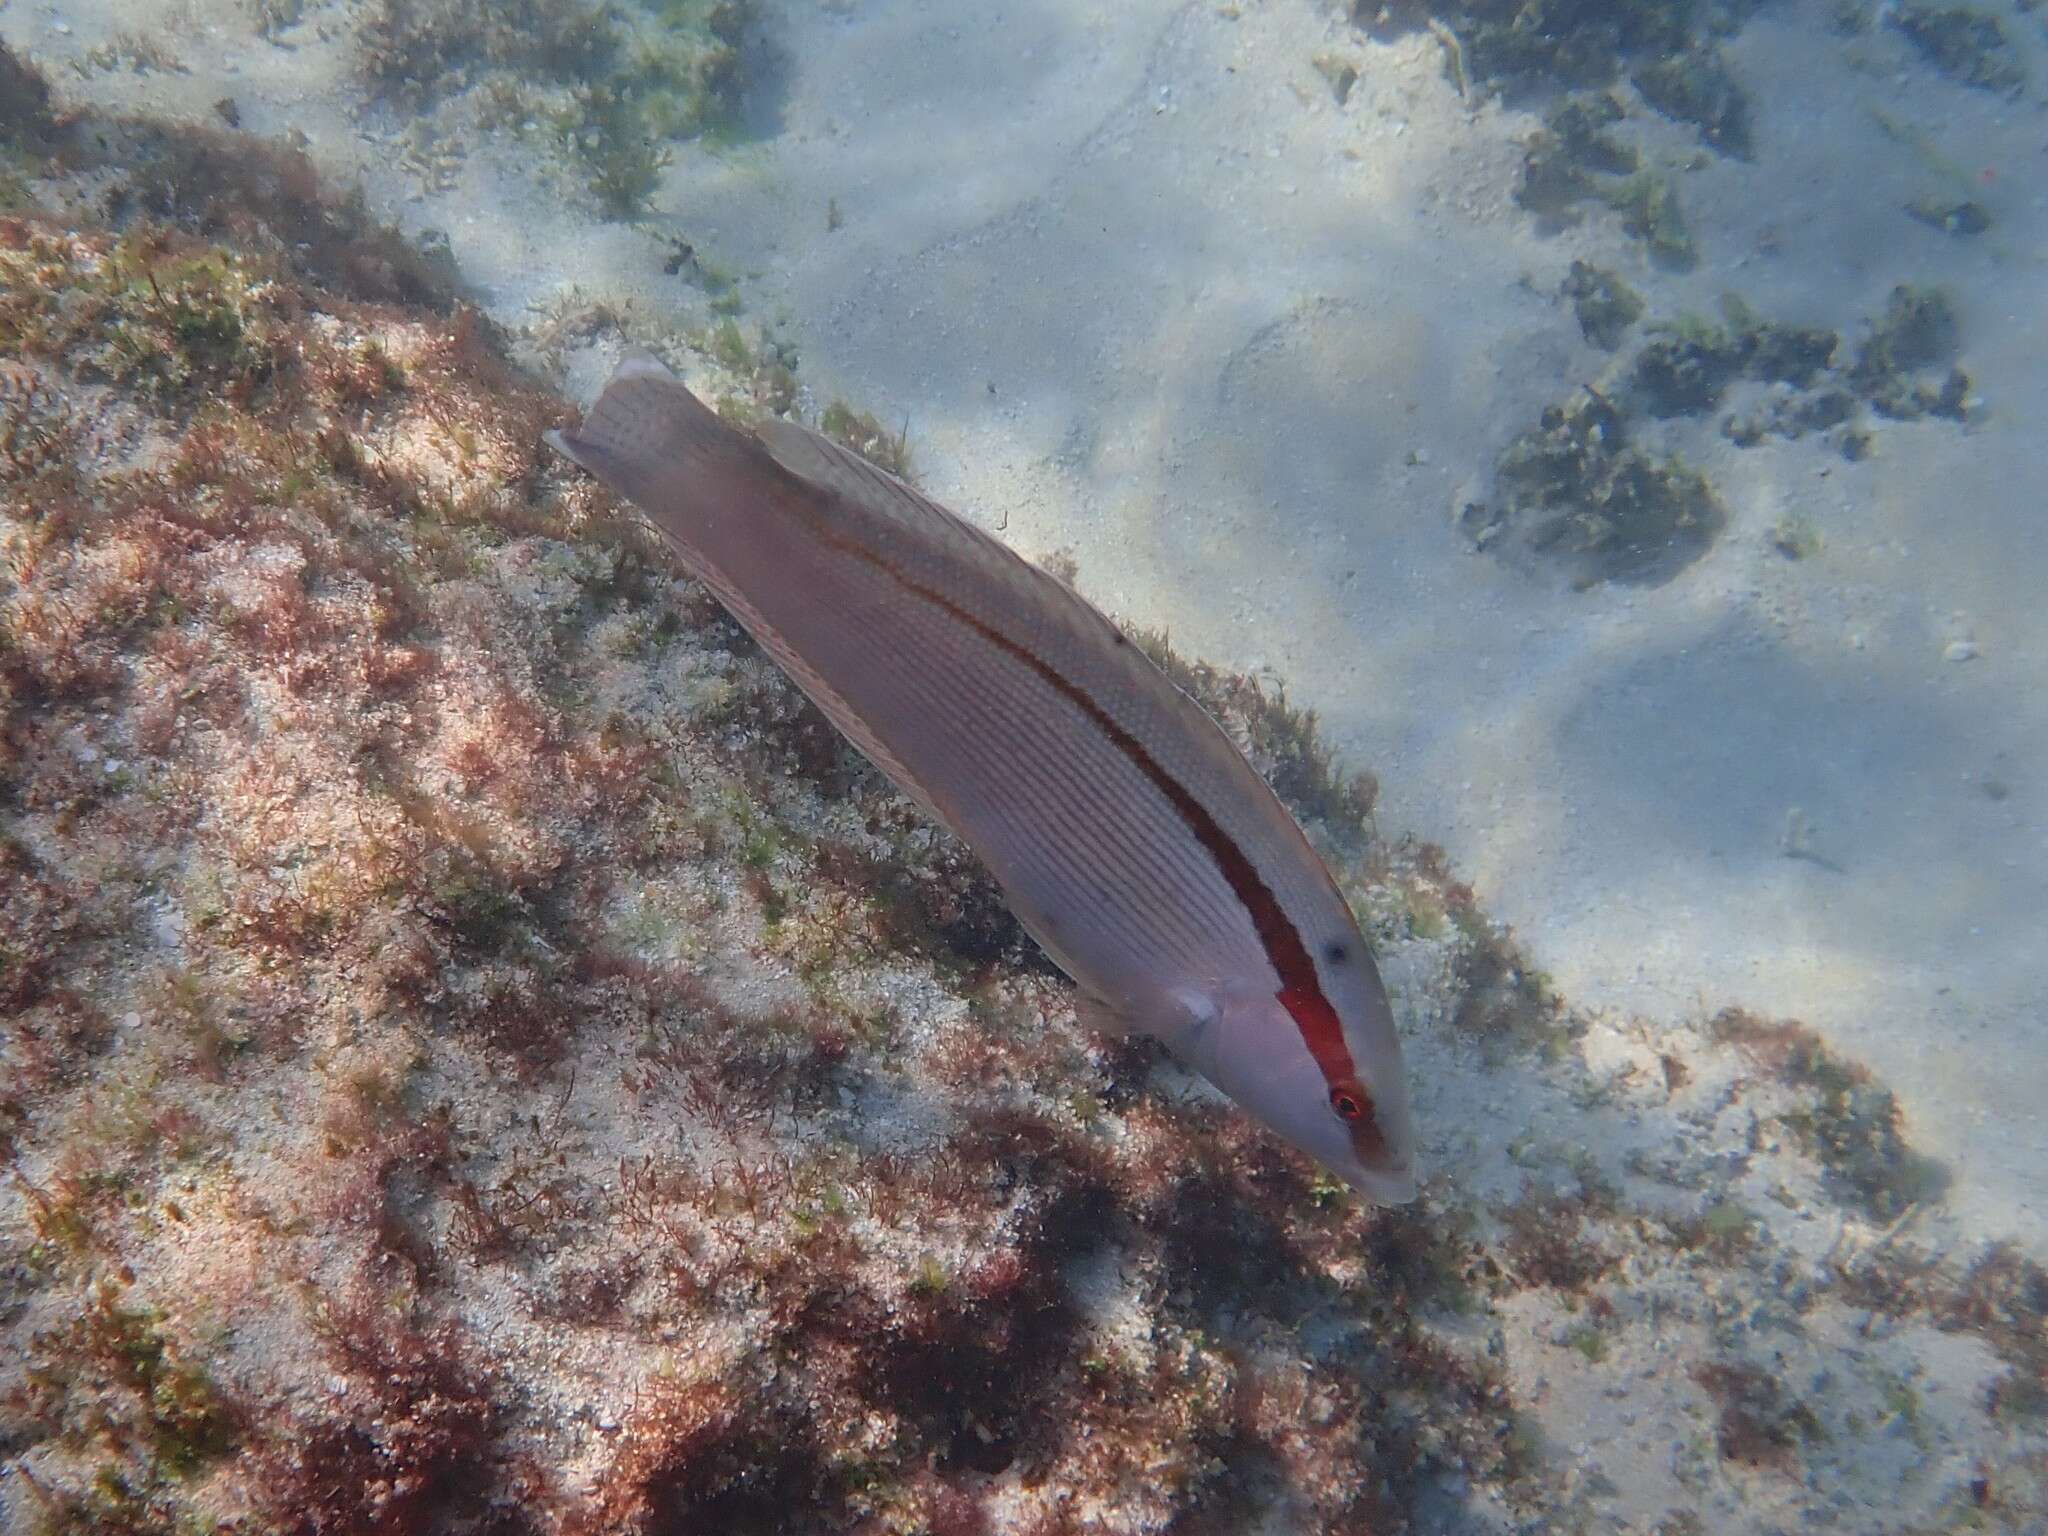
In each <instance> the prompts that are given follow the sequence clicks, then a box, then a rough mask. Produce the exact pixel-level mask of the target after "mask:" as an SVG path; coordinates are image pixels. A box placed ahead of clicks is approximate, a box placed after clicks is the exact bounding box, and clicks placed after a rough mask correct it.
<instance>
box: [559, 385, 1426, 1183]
mask: <svg viewBox="0 0 2048 1536" xmlns="http://www.w3.org/2000/svg"><path fill="white" fill-rule="evenodd" d="M551 441H552V442H553V443H554V444H555V446H556V447H557V448H559V449H560V450H561V451H562V452H564V453H566V454H567V455H568V456H569V457H570V458H572V459H574V460H575V461H576V462H577V463H578V464H580V465H582V466H583V467H584V468H585V469H587V470H589V471H590V472H591V473H592V474H594V475H596V476H597V477H598V478H599V479H600V480H602V481H603V482H604V483H605V484H606V485H608V486H609V487H611V488H612V489H613V490H614V491H616V492H617V493H618V494H620V495H621V496H624V497H625V498H626V499H628V500H629V501H631V502H633V503H634V504H635V505H637V506H638V507H639V508H640V509H641V510H642V511H643V512H644V513H645V514H646V515H647V516H648V517H649V519H651V520H652V522H653V523H654V525H655V526H656V527H657V528H659V529H660V530H661V532H662V533H663V534H664V535H665V536H666V537H667V539H668V540H669V541H670V542H671V543H672V544H673V545H674V547H675V549H676V551H677V552H678V554H679V555H680V556H681V558H682V560H683V562H684V564H685V565H686V566H687V567H688V568H689V570H690V571H691V573H692V574H693V575H695V576H697V577H698V578H700V579H701V580H703V581H704V582H705V583H706V584H707V585H708V586H709V587H710V588H711V590H712V591H713V592H714V593H715V594H716V595H717V596H718V598H719V600H720V601H721V602H723V603H724V605H725V606H726V607H727V608H728V609H729V610H730V611H731V612H732V614H733V616H734V617H735V618H737V619H738V620H739V622H740V623H741V624H743V625H745V626H746V628H747V629H748V630H749V631H750V632H751V633H752V634H753V635H754V637H755V638H756V639H757V640H758V641H759V642H760V643H761V645H762V647H763V648H764V649H765V650H766V651H767V652H768V654H769V655H770V656H772V657H773V658H774V659H775V661H776V662H777V663H778V664H780V665H781V666H782V667H783V668H784V669H785V670H786V671H787V672H788V673H789V674H790V676H791V677H792V678H794V679H795V681H796V682H797V684H798V685H799V686H800V687H802V688H803V690H804V691H805V692H806V693H807V694H809V695H810V697H811V698H812V699H814V700H815V701H816V702H817V704H818V705H819V707H820V708H821V709H823V710H824V712H825V713H826V715H827V716H829V717H830V718H831V720H832V721H833V723H834V724H835V725H837V726H838V727H839V729H840V730H842V731H844V732H845V733H846V735H847V736H848V737H849V738H850V739H851V740H852V741H853V742H854V743H855V745H857V746H858V747H859V748H860V749H861V750H862V751H863V752H865V753H866V754H867V755H868V756H869V757H870V758H872V759H873V760H874V761H875V763H876V764H877V765H878V766H879V767H880V768H881V769H882V770H883V771H884V772H885V773H887V774H888V775H889V777H890V778H891V779H893V780H894V781H895V782H896V783H897V784H898V785H899V786H901V787H902V789H903V790H904V791H905V792H906V793H907V794H909V795H910V796H911V797H912V798H913V799H915V800H916V801H917V802H918V803H919V804H920V805H921V806H923V808H924V809H925V810H926V811H927V812H929V813H930V814H931V815H932V816H933V817H935V818H936V819H938V820H939V821H941V822H943V823H944V824H945V825H946V826H947V827H949V828H951V829H952V831H953V832H954V833H956V834H957V835H958V836H959V837H960V838H961V839H962V840H963V841H964V842H966V843H967V844H968V845H969V846H970V847H972V848H973V849H974V850H975V852H976V853H977V854H978V855H979V856H980V857H981V858H982V859H983V860H984V861H985V862H986V863H987V865H988V867H989V869H990V871H991V872H992V873H993V874H994V876H995V878H996V880H997V881H998V882H999V883H1000V885H1001V886H1002V889H1003V892H1004V894H1005V896H1006V898H1007V899H1008V901H1009V902H1010V905H1011V907H1012V908H1013V910H1014V911H1015V912H1016V914H1017V916H1018V918H1019V920H1020V921H1021V922H1022V923H1023V924H1024V926H1025V927H1026V929H1028V930H1029V931H1030V933H1031V934H1032V935H1033V936H1034V937H1035V938H1036V939H1037V940H1038V942H1039V943H1040V944H1042V945H1043V946H1044V947H1045V950H1046V952H1047V953H1048V954H1050V955H1051V956H1052V957H1053V959H1054V960H1055V961H1056V962H1057V963H1058V964H1059V965H1060V966H1061V967H1062V968H1063V969H1064V970H1066V972H1067V973H1068V974H1069V975H1071V976H1072V977H1073V978H1074V980H1075V982H1076V983H1078V985H1079V986H1080V989H1081V1001H1080V1011H1081V1014H1082V1017H1083V1019H1084V1021H1085V1022H1087V1023H1089V1024H1091V1025H1093V1026H1094V1027H1096V1028H1098V1029H1106V1030H1122V1031H1135V1032H1144V1033H1148V1034H1152V1035H1155V1036H1157V1037H1158V1038H1159V1039H1160V1040H1162V1041H1163V1042H1164V1043H1165V1044H1166V1046H1167V1047H1168V1048H1169V1049H1170V1050H1171V1051H1172V1052H1173V1053H1174V1054H1175V1055H1176V1056H1178V1057H1179V1058H1180V1059H1181V1060H1182V1061H1184V1062H1185V1063H1186V1064H1187V1065H1188V1066H1190V1067H1192V1068H1193V1069H1194V1070H1196V1071H1198V1072H1200V1073H1202V1074H1203V1075H1204V1076H1206V1077H1208V1078H1209V1079H1210V1080H1211V1081H1212V1082H1214V1083H1215V1084H1216V1085H1217V1086H1218V1087H1219V1088H1221V1089H1222V1090H1223V1091H1224V1092H1225V1093H1227V1094H1229V1095H1230V1097H1231V1098H1233V1099H1235V1100H1236V1101H1237V1102H1238V1103H1239V1104H1241V1105H1242V1106H1243V1107H1244V1108H1245V1109H1247V1110H1249V1111H1250V1112H1251V1113H1252V1114H1253V1115H1255V1116H1257V1117H1258V1118H1259V1119H1260V1120H1262V1121H1263V1122H1265V1123H1266V1124H1267V1125H1268V1126H1270V1127H1272V1129H1274V1130H1275V1131H1277V1132H1279V1133H1280V1134H1281V1135H1282V1136H1285V1137H1287V1138H1288V1139H1289V1140H1291V1141H1293V1142H1294V1143H1295V1144H1296V1145H1298V1146H1300V1147H1302V1148H1303V1149H1304V1150H1306V1151H1308V1152H1309V1153H1311V1154H1313V1155H1314V1156H1315V1157H1316V1158H1318V1159H1319V1160H1320V1161H1322V1162H1323V1163H1324V1164H1325V1165H1327V1166H1328V1167H1329V1168H1330V1169H1331V1170H1332V1171H1334V1172H1335V1173H1337V1174H1339V1175H1341V1176H1342V1177H1343V1178H1345V1179H1346V1180H1348V1181H1349V1182H1350V1183H1351V1184H1353V1185H1355V1186H1356V1187H1358V1188H1359V1189H1360V1190H1362V1191H1364V1192H1365V1193H1366V1194H1368V1195H1370V1196H1372V1197H1373V1198H1375V1199H1377V1200H1380V1201H1384V1202H1398V1201H1403V1200H1407V1199H1410V1198H1412V1196H1413V1194H1414V1171H1413V1168H1414V1158H1413V1146H1414V1142H1413V1130H1412V1126H1411V1123H1410V1118H1409V1110H1408V1100H1407V1093H1406V1088H1405V1085H1404V1081H1403V1077H1402V1071H1401V1054H1400V1045H1399V1042H1398V1040H1397V1038H1396V1035H1395V1031H1394V1024H1393V1016H1392V1012H1391V1010H1390V1009H1389V1007H1388V1004H1387V997H1386V992H1385V989H1384V987H1383V986H1382V984H1381V981H1380V976H1379V971H1378V969H1377V967H1376V966H1375V965H1374V963H1373V959H1372V955H1371V952H1370V951H1369V950H1368V949H1367V947H1366V944H1365V942H1364V939H1363V938H1362V937H1361V935H1360V933H1359V930H1358V925H1357V923H1356V921H1355V920H1354V919H1353V917H1352V915H1351V912H1350V909H1349V908H1348V907H1347V906H1346V904H1345V902H1344V899H1343V897H1342V896H1341V895H1340V894H1339V893H1338V891H1337V888H1336V885H1335V883H1334V882H1333V881H1332V880H1331V878H1330V876H1329V873H1328V871H1327V870H1326V869H1325V868H1324V867H1323V865H1322V862H1321V861H1320V860H1319V859H1318V858H1317V857H1316V855H1315V853H1314V851H1313V850H1312V849H1311V848H1310V847H1309V845H1308V842H1307V840H1306V839H1305V838H1304V837H1303V836H1302V833H1301V830H1300V828H1299V827H1298V826H1296V825H1295V823H1294V821H1293V819H1292V818H1291V817H1290V816H1289V815H1288V813H1287V811H1286V809H1285V808H1284V807H1283V806H1282V805H1281V804H1280V802H1279V800H1278V799H1277V798H1276V797H1275V796H1274V794H1273V793H1272V791H1271V790H1270V789H1269V788H1268V787H1267V786H1266V784H1265V782H1264V781H1263V780H1261V779H1260V778H1259V776H1258V774H1257V773H1256V772H1254V771H1253V769H1252V767H1251V766H1250V764H1248V763H1247V762H1246V761H1245V759H1244V757H1243V755H1242V754H1241V753H1240V752H1239V751H1238V750H1237V748H1236V747H1235V745H1233V743H1232V742H1231V741H1230V739H1229V738H1228V737H1227V736H1226V735H1225V734H1224V732H1223V730H1222V729H1221V727H1219V726H1218V725H1217V724H1216V723H1215V722H1214V721H1213V720H1211V719H1210V718H1209V717H1208V716H1207V715H1206V714H1204V713H1203V711H1202V710H1201V709H1200V708H1199V707H1198V706H1197V705H1196V704H1195V703H1194V702H1193V701H1192V700H1191V699H1189V698H1188V697H1187V696H1186V695H1185V694H1184V693H1182V692H1181V691H1180V690H1179V689H1178V688H1176V687H1175V686H1174V685H1173V683H1172V682H1171V681H1170V680H1169V679H1168V678H1167V677H1166V676H1165V674H1164V673H1162V672H1161V671H1160V670H1159V669H1158V668H1157V667H1156V666H1154V665H1153V663H1152V662H1151V661H1150V660H1148V659H1147V658H1146V657H1145V656H1144V655H1143V653H1142V652H1140V651H1139V649H1138V648H1137V647H1136V646H1135V645H1132V644H1131V643H1130V642H1129V640H1128V639H1127V638H1126V637H1125V636H1124V634H1123V633H1122V632H1121V631H1120V630H1118V629H1117V627H1116V626H1115V625H1114V624H1112V623H1111V622H1110V621H1109V620H1108V619H1107V618H1106V617H1104V615H1103V614H1102V613H1101V612H1100V611H1098V610H1097V609H1096V608H1094V607H1092V606H1091V605H1090V604H1089V603H1087V602H1086V601H1085V600H1084V599H1082V598H1081V597H1080V596H1079V595H1078V594H1077V593H1076V592H1074V591H1073V590H1072V588H1070V587H1068V586H1067V585H1066V584H1065V583H1063V582H1061V581H1059V580H1057V579H1056V578H1054V577H1052V576H1050V575H1048V574H1047V573H1045V572H1044V571H1041V570H1039V569H1038V568H1037V567H1036V566H1033V565H1031V564H1029V563H1028V562H1027V561H1025V560H1023V559H1022V558H1020V557H1019V556H1017V555H1016V554H1014V553H1013V552H1012V551H1010V550H1009V549H1007V548H1005V547H1004V546H1003V545H1002V544H1000V543H998V542H997V541H996V540H995V539H993V538H991V537H990V536H989V535H987V534H985V533H983V532H982V531H981V530H980V529H978V528H976V527H975V526H974V525H973V524H971V523H969V522H967V521H965V520H964V519H962V518H960V517H957V516H955V515H954V514H953V513H951V512H949V511H947V510H946V509H945V508H943V507H940V506H938V505H936V504H935V503H933V502H931V501H929V500H927V499H926V498H925V497H923V496H921V495H919V494H918V493H917V492H916V491H914V490H912V489H911V488H910V487H908V486H906V485H904V484H903V483H902V482H901V481H899V480H897V479H895V478H894V477H892V476H890V475H888V474H886V473H884V472H883V471H881V470H879V469H877V468H875V467H874V466H873V465H871V464H869V463H868V462H867V461H866V460H864V459H862V458H860V457H859V456H858V455H856V454H854V453H851V452H849V451H848V450H846V449H843V448H841V447H840V446H839V445H837V444H836V443H833V442H831V441H830V440H829V439H826V438H823V437H820V436H818V435H817V434H816V433H813V432H811V431H809V430H808V429H806V428H804V427H801V426H797V425H795V424H792V423H788V422H782V421H768V422H765V423H763V424H762V425H761V426H760V427H759V428H758V429H756V430H755V431H753V432H747V431H742V430H740V429H738V428H735V427H732V426H730V425H728V424H726V423H725V422H723V421H721V420H720V419H719V418H718V417H717V415H715V414H714V413H713V412H712V411H710V410H709V409H707V408H706V407H705V406H704V405H703V404H702V403H701V402H699V401H698V400H697V399H696V397H695V396H693V395H691V394H690V392H689V391H688V390H687V389H685V388H684V387H683V385H682V384H681V383H680V382H679V381H677V379H676V378H675V377H674V376H673V375H672V374H670V373H669V372H668V370H667V369H665V368H663V367H662V366H661V364H660V363H658V362H656V361H655V360H654V359H653V358H651V357H647V356H644V355H636V356H633V357H629V358H628V359H627V360H626V361H625V362H624V363H622V364H621V365H620V367H619V369H618V371H617V372H616V373H615V374H614V375H613V377H612V379H611V381H610V382H609V383H608V384H607V385H606V386H605V389H604V392H603V394H602V395H601V396H600V398H599V399H598V401H597V403H596V404H595V405H594V406H592V408H591V410H590V412H589V415H588V416H587V417H586V419H585V420H584V422H583V424H582V426H581V427H579V428H576V429H573V430H570V431H566V432H562V433H556V434H552V435H551Z"/></svg>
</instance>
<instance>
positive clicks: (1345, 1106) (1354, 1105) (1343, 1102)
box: [1330, 1080, 1372, 1123]
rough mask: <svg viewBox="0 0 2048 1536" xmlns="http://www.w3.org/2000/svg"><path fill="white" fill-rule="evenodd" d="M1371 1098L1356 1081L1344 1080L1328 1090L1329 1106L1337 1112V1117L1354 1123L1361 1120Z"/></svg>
mask: <svg viewBox="0 0 2048 1536" xmlns="http://www.w3.org/2000/svg"><path fill="white" fill-rule="evenodd" d="M1371 1104H1372V1100H1370V1099H1369V1098H1367V1097H1366V1096H1365V1090H1364V1089H1363V1088H1361V1087H1360V1086H1359V1085H1358V1084H1357V1083H1354V1082H1350V1081H1348V1080H1347V1081H1345V1082H1341V1083H1338V1084H1337V1085H1336V1086H1335V1087H1333V1088H1331V1090H1330V1108H1332V1109H1334V1110H1335V1111H1336V1112H1337V1118H1338V1119H1339V1120H1343V1121H1346V1122H1351V1123H1355V1122H1357V1121H1360V1120H1363V1119H1364V1118H1365V1115H1366V1111H1367V1110H1368V1109H1369V1108H1370V1107H1371Z"/></svg>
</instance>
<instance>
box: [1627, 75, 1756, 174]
mask: <svg viewBox="0 0 2048 1536" xmlns="http://www.w3.org/2000/svg"><path fill="white" fill-rule="evenodd" d="M1630 78H1631V79H1632V80H1634V82H1635V87H1636V89H1637V90H1638V91H1641V92H1642V94H1643V100H1645V101H1647V102H1648V103H1649V104H1650V105H1651V106H1653V107H1655V108H1656V109H1657V110H1658V111H1659V112H1661V113H1663V114H1664V115H1665V116H1666V117H1668V118H1671V119H1672V120H1673V121H1675V122H1681V123H1690V124H1692V125H1693V126H1694V127H1695V128H1697V129H1699V131H1700V137H1701V138H1703V139H1705V140H1706V142H1707V143H1708V144H1710V145H1711V146H1713V147H1714V148H1715V149H1717V150H1719V151H1721V153H1723V154H1726V155H1733V156H1735V157H1736V158H1737V159H1740V160H1747V159H1749V158H1750V156H1751V153H1752V145H1751V142H1750V123H1749V93H1748V92H1747V91H1745V90H1744V89H1743V88H1742V86H1741V85H1740V84H1739V83H1738V82H1737V81H1736V79H1735V77H1734V75H1733V74H1732V73H1730V71H1729V69H1728V61H1727V60H1726V58H1724V57H1723V56H1722V54H1721V51H1720V50H1719V49H1718V48H1694V49H1691V50H1689V51H1687V52H1685V53H1681V54H1676V55H1673V56H1670V57H1666V58H1661V59H1654V60H1651V61H1650V62H1648V63H1646V64H1643V65H1641V66H1639V67H1638V68H1637V69H1636V71H1635V73H1634V74H1633V75H1632V76H1631V77H1630Z"/></svg>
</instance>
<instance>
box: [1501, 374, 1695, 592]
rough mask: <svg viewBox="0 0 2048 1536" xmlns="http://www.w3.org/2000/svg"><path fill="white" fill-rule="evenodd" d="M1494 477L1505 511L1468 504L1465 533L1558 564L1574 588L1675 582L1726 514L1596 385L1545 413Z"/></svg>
mask: <svg viewBox="0 0 2048 1536" xmlns="http://www.w3.org/2000/svg"><path fill="white" fill-rule="evenodd" d="M1494 478H1495V485H1496V487H1497V495H1498V497H1499V498H1500V502H1501V505H1500V507H1499V508H1498V509H1497V510H1492V511H1489V510H1488V509H1487V508H1484V507H1474V508H1468V509H1467V510H1466V514H1465V516H1464V518H1463V524H1464V527H1465V530H1466V532H1467V533H1468V534H1469V535H1470V536H1471V537H1472V538H1473V539H1474V541H1475V542H1476V543H1478V544H1479V545H1480V547H1482V548H1503V547H1505V546H1506V545H1508V544H1512V545H1514V546H1515V547H1516V548H1518V549H1519V550H1520V551H1522V552H1524V553H1525V554H1526V555H1528V556H1531V557H1534V558H1537V559H1540V560H1542V561H1544V562H1546V563H1548V564H1552V565H1556V566H1560V567H1562V568H1563V569H1564V571H1565V572H1566V574H1567V576H1568V577H1569V579H1570V581H1571V584H1572V585H1573V586H1576V587H1585V586H1591V585H1594V584H1596V583H1599V582H1603V581H1620V582H1630V583H1639V584H1652V585H1654V584H1656V583H1659V582H1663V581H1668V580H1670V579H1671V578H1672V577H1673V576H1675V575H1677V574H1678V572H1679V571H1681V570H1683V569H1684V568H1685V567H1686V566H1687V565H1690V564H1691V563H1692V562H1693V561H1694V560H1696V559H1698V558H1699V557H1700V555H1702V554H1704V553H1705V552H1706V550H1707V548H1708V547H1709V546H1710V545H1711V544H1712V543H1713V540H1714V538H1715V536H1716V535H1717V534H1718V533H1719V532H1720V530H1721V527H1722V525H1723V523H1725V521H1726V518H1727V515H1726V513H1725V511H1724V510H1723V509H1722V507H1721V504H1720V501H1719V499H1718V498H1717V497H1716V496H1715V495H1714V492H1713V490H1712V488H1711V487H1710V486H1709V485H1708V483H1707V480H1706V477H1705V476H1704V475H1702V474H1700V473H1699V471H1698V470H1696V469H1693V468H1692V467H1691V466H1689V465H1687V464H1686V463H1685V462H1684V461H1683V460H1682V459H1679V458H1676V457H1665V458H1657V457H1655V456H1653V455H1651V454H1649V453H1646V452H1644V451H1643V450H1642V449H1640V448H1637V447H1635V446H1634V445H1633V444H1631V443H1630V442H1629V434H1628V428H1627V423H1626V420H1625V418H1624V416H1623V414H1622V412H1621V411H1620V410H1619V409H1618V408H1617V407H1616V406H1615V405H1614V403H1613V402H1611V401H1609V400H1608V399H1607V398H1606V397H1605V396H1602V395H1600V394H1597V393H1595V392H1594V391H1592V390H1590V389H1589V390H1584V391H1582V392H1581V393H1580V394H1579V395H1578V396H1576V397H1575V398H1574V399H1572V400H1571V401H1569V402H1567V403H1566V404H1563V405H1553V406H1550V407H1548V408H1546V409H1545V411H1544V412H1543V417H1542V420H1541V422H1540V423H1539V424H1538V425H1537V426H1536V428H1535V429H1534V430H1532V431H1529V432H1525V433H1523V434H1522V435H1521V436H1520V437H1518V438H1516V439H1515V440H1514V442H1512V443H1510V444H1509V445H1508V447H1507V449H1506V451H1505V452H1503V453H1502V455H1501V457H1500V461H1499V463H1498V464H1497V466H1496V467H1495V471H1494Z"/></svg>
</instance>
